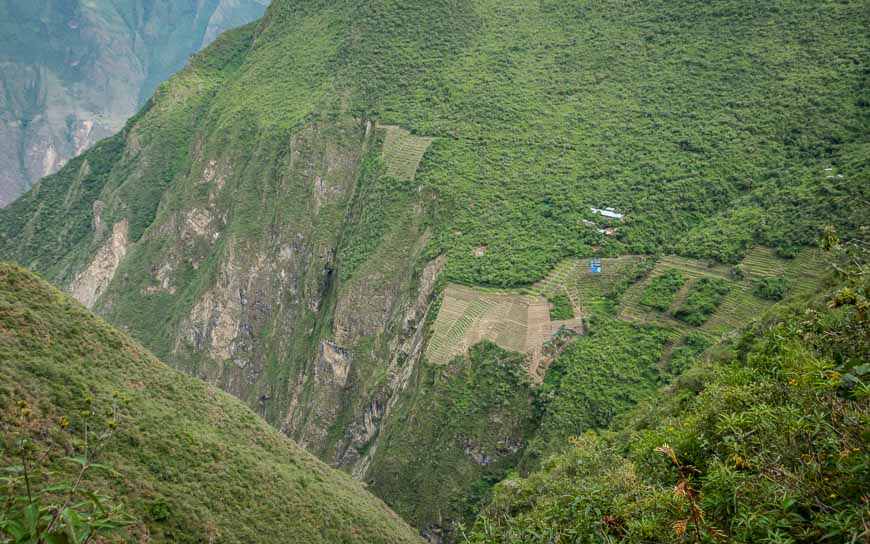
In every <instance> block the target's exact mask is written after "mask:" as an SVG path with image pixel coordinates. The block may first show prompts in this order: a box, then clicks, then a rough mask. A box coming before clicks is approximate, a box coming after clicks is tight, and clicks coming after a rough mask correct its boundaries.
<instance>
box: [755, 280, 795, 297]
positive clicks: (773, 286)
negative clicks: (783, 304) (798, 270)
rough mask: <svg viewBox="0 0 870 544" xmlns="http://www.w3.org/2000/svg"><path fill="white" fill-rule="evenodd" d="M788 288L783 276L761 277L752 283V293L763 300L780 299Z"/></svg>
mask: <svg viewBox="0 0 870 544" xmlns="http://www.w3.org/2000/svg"><path fill="white" fill-rule="evenodd" d="M787 290H788V280H786V279H785V278H761V279H760V280H756V281H755V283H754V284H753V290H752V293H753V294H754V295H755V296H757V297H759V298H763V299H765V300H782V299H783V298H785V292H786V291H787Z"/></svg>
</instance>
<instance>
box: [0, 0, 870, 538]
mask: <svg viewBox="0 0 870 544" xmlns="http://www.w3.org/2000/svg"><path fill="white" fill-rule="evenodd" d="M868 27H870V12H868V10H867V9H866V2H865V1H862V0H847V1H840V0H823V1H818V2H806V1H802V0H781V1H776V2H756V1H750V0H723V1H717V2H713V3H710V2H706V3H705V2H697V1H690V0H668V1H663V0H644V1H640V2H631V3H626V2H624V1H621V0H604V1H597V2H585V1H564V0H507V1H506V0H465V1H456V0H426V1H424V0H402V1H400V0H338V1H332V2H326V1H321V0H292V1H291V0H275V1H274V2H273V3H272V4H271V5H270V7H269V9H268V10H267V12H266V14H265V15H264V17H263V18H262V19H261V20H260V21H259V22H257V23H253V24H249V25H247V26H244V27H242V28H239V29H236V30H234V31H231V32H228V33H225V34H223V35H221V37H219V38H218V39H217V40H216V41H215V42H214V43H213V44H212V45H211V46H210V47H209V48H208V49H207V50H205V51H203V52H201V53H199V54H197V55H195V56H194V57H193V58H192V59H191V61H190V63H189V64H188V66H187V67H186V68H185V69H184V70H182V71H181V72H179V73H178V74H177V75H176V76H175V77H173V78H171V79H170V80H169V81H168V82H166V83H165V84H163V85H161V86H160V87H159V88H158V89H157V91H156V92H155V94H154V96H153V98H152V99H151V100H149V101H148V103H147V105H146V106H145V108H144V109H143V110H142V111H141V112H140V113H139V114H138V115H137V116H136V117H135V118H133V119H131V121H130V122H129V123H128V124H127V125H126V127H125V128H124V130H123V131H122V132H120V133H119V134H117V135H116V136H114V137H112V138H109V139H106V140H104V141H102V142H100V143H99V144H97V145H96V146H94V147H93V148H92V149H91V150H90V151H89V152H87V153H85V154H84V155H82V156H81V157H79V158H77V159H75V160H73V161H70V163H69V164H68V165H67V166H66V167H65V168H64V169H62V170H61V171H60V172H58V173H57V174H56V175H54V176H50V177H48V178H45V179H43V180H42V181H41V182H40V183H38V184H37V185H36V186H35V187H34V189H33V190H32V191H30V192H29V193H28V194H26V195H24V196H23V197H22V198H21V199H20V200H19V201H17V202H16V203H15V204H13V205H12V206H10V207H8V208H6V209H4V210H2V211H0V258H5V259H10V260H15V261H17V262H20V263H22V264H23V265H25V266H27V267H29V268H31V269H34V270H36V271H38V272H40V273H42V274H43V275H44V276H45V277H47V278H48V279H49V280H50V281H52V282H54V283H55V284H57V285H59V286H61V287H62V288H64V289H65V290H67V291H68V292H70V293H71V294H73V295H74V296H75V297H76V298H77V299H78V300H80V301H82V302H83V303H84V304H85V305H86V306H88V307H89V308H92V309H93V310H94V311H95V312H96V313H98V314H99V315H101V316H103V317H105V318H106V319H107V320H108V321H109V322H111V323H112V324H114V325H116V326H118V327H120V328H122V329H123V330H125V331H128V332H129V333H130V334H131V335H132V336H134V337H135V338H136V339H137V340H139V341H141V342H142V343H143V344H144V345H145V346H146V347H147V348H148V349H150V350H151V351H152V352H153V353H155V355H157V356H158V357H160V358H161V359H162V360H165V361H167V362H168V363H169V364H170V365H172V366H174V367H176V368H178V369H180V370H183V371H185V372H187V373H189V374H192V375H194V376H197V377H200V378H202V379H204V380H206V381H207V382H208V383H210V384H213V385H215V386H216V387H219V388H221V389H223V390H225V391H227V392H230V393H232V394H233V395H235V396H237V397H239V398H240V399H242V400H243V401H244V402H245V403H246V404H247V405H248V406H249V407H250V408H252V409H253V410H255V411H256V412H257V413H258V414H260V415H261V416H262V417H263V418H265V419H266V420H267V421H268V422H269V423H271V424H272V425H274V426H275V427H277V428H279V429H280V430H281V431H282V432H284V433H286V434H287V435H289V436H291V437H292V438H294V439H295V440H297V442H298V443H299V444H301V445H302V446H304V447H305V448H306V449H308V450H309V451H311V452H313V453H315V454H316V455H317V456H318V457H320V458H321V459H323V460H324V461H327V462H328V463H330V464H333V465H335V466H340V467H343V468H344V469H345V470H347V471H349V472H351V473H352V474H353V475H354V476H355V477H356V478H358V479H362V480H364V481H366V483H368V484H369V489H371V490H373V491H374V492H375V493H376V494H378V495H379V496H380V497H382V498H383V499H384V500H385V501H386V502H387V503H388V504H389V505H390V506H391V507H393V508H394V509H395V510H396V511H397V512H399V513H400V514H401V515H402V516H403V517H405V519H407V520H409V521H410V522H412V523H413V524H414V525H415V526H417V527H418V528H420V529H421V530H423V531H424V532H425V533H426V534H427V535H428V536H429V537H430V539H431V540H433V541H438V540H439V539H444V540H449V539H450V538H451V534H450V529H451V527H452V526H453V525H454V524H455V522H457V521H459V520H466V521H467V520H469V519H473V517H474V515H475V513H476V512H477V510H478V509H479V507H480V502H481V500H485V497H486V496H487V495H488V493H489V491H490V489H491V488H492V486H493V484H494V483H495V482H497V481H499V480H500V479H502V478H503V477H504V476H505V475H507V474H509V473H510V472H511V471H513V470H527V469H529V468H534V467H536V466H537V464H538V463H540V462H541V460H542V459H544V458H546V456H547V455H548V454H549V453H552V452H553V451H558V450H559V449H560V448H561V447H564V445H565V443H566V439H567V437H569V436H571V435H572V434H576V433H579V432H582V431H585V430H587V429H591V428H600V427H603V426H606V425H608V424H610V423H611V422H612V421H613V419H614V418H615V417H616V416H618V415H619V414H620V413H622V412H624V411H625V410H627V409H630V408H631V406H633V405H634V404H635V403H637V402H638V401H642V400H644V399H648V398H650V396H651V395H653V394H654V393H655V391H656V389H657V388H658V387H659V386H661V385H662V384H665V383H668V382H670V381H673V380H674V379H676V378H677V377H678V376H679V375H680V373H681V372H682V371H683V370H685V368H686V367H687V366H688V364H689V362H690V361H691V360H692V358H693V357H694V356H696V355H698V354H699V353H702V352H704V351H705V350H706V349H708V348H709V346H711V345H714V344H715V343H716V341H718V340H719V339H720V338H721V337H722V336H723V335H729V334H731V333H732V332H733V331H734V330H735V328H737V327H740V326H742V325H744V324H745V323H746V322H748V321H749V320H751V319H753V318H755V317H757V316H758V315H761V314H762V313H763V311H764V310H765V309H768V308H770V307H771V306H772V305H774V304H776V303H777V301H778V300H780V299H783V298H789V297H792V296H795V295H799V294H801V292H803V291H806V290H809V291H812V290H813V289H816V288H817V287H818V285H819V281H820V278H821V277H822V276H823V275H824V273H825V272H826V271H827V266H826V263H825V260H824V258H821V257H819V256H818V255H817V254H816V253H814V248H813V247H812V246H813V245H814V243H815V241H816V239H817V237H818V235H819V233H820V231H821V228H822V225H826V224H832V225H834V226H836V227H837V228H838V231H839V232H840V233H842V234H844V235H847V234H849V233H852V232H855V230H856V229H857V227H858V226H859V225H860V224H861V222H862V221H865V220H866V217H867V216H868V208H870V205H868V202H870V194H868V191H870V183H868V179H870V178H868V175H870V164H868V161H867V157H870V153H868V146H870V143H868V142H870V138H868V134H870V130H868V119H870V117H868V113H870V99H868V96H867V89H868V85H867V76H868V74H870V70H868V67H867V59H868V58H870V41H868V37H867V32H866V29H867V28H868ZM592 257H594V258H595V260H591V258H592Z"/></svg>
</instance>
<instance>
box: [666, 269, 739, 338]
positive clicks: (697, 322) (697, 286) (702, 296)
mask: <svg viewBox="0 0 870 544" xmlns="http://www.w3.org/2000/svg"><path fill="white" fill-rule="evenodd" d="M730 291H731V286H730V285H729V284H728V282H727V281H726V280H723V279H721V278H701V279H700V280H698V281H696V282H695V283H693V284H692V285H691V287H690V288H689V294H688V295H686V300H685V301H684V302H683V304H682V305H681V306H680V307H679V308H677V311H676V312H675V313H674V316H675V317H676V318H677V319H679V320H680V321H682V322H684V323H688V324H689V325H692V326H694V327H699V326H701V325H703V324H704V322H705V321H707V319H709V318H710V316H711V315H713V312H715V311H716V308H718V307H719V305H720V304H722V301H723V300H725V295H727V294H728V293H729V292H730Z"/></svg>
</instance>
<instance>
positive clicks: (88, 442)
mask: <svg viewBox="0 0 870 544" xmlns="http://www.w3.org/2000/svg"><path fill="white" fill-rule="evenodd" d="M117 400H118V399H117V398H115V399H113V401H112V407H111V410H110V411H109V414H108V416H107V417H108V419H107V420H106V422H105V423H104V424H103V425H100V424H98V423H97V420H98V419H99V417H100V416H101V414H98V413H97V411H96V410H95V408H94V407H93V405H92V404H93V399H92V398H90V397H88V398H86V399H85V403H86V407H85V409H84V410H82V422H81V425H82V428H83V433H84V435H83V442H82V446H81V455H77V456H67V457H64V458H63V459H62V461H61V463H62V464H66V465H71V466H72V467H73V468H74V470H73V471H72V472H70V471H69V470H57V469H56V468H55V467H54V466H53V465H52V463H51V462H50V460H51V457H52V456H53V455H55V454H56V453H57V452H56V451H54V450H57V449H61V447H62V445H61V444H57V443H54V442H52V443H49V444H45V443H44V442H39V441H37V440H34V438H33V437H32V434H33V433H34V432H38V430H39V424H38V423H36V422H34V421H33V420H32V419H31V418H32V415H33V412H32V410H31V408H30V406H29V404H28V402H27V401H25V400H21V401H19V402H18V403H17V408H18V428H19V433H20V434H19V436H18V437H17V438H16V439H14V440H13V445H12V449H13V453H14V456H15V458H16V459H17V460H18V461H19V464H15V465H9V466H6V467H4V468H3V474H4V475H3V476H2V477H0V484H2V490H0V542H3V543H5V544H12V543H15V544H88V543H89V542H93V541H95V540H96V539H101V538H102V537H108V536H110V535H112V534H114V533H116V532H118V531H119V530H120V529H122V528H124V527H126V526H128V525H130V524H132V523H133V519H132V518H131V516H130V515H129V514H128V513H127V512H126V509H125V507H124V505H123V504H121V503H116V502H114V501H112V499H111V498H110V497H108V496H106V495H104V494H101V493H99V492H96V491H93V490H91V489H90V488H89V487H88V486H87V485H86V484H87V478H88V476H89V474H90V473H91V472H93V471H96V470H102V471H109V472H111V469H110V468H109V467H106V466H104V465H102V464H99V463H96V462H95V458H97V457H98V455H99V452H100V450H101V448H103V447H104V446H105V445H106V444H107V442H108V440H109V439H110V438H111V437H112V436H113V434H114V432H115V429H116V428H117V424H118V406H117ZM69 424H70V421H69V419H68V418H67V416H62V417H61V418H60V419H59V420H58V422H57V428H58V430H59V431H61V432H63V431H66V430H67V429H68V427H69ZM67 438H69V437H67ZM64 448H65V449H74V447H71V446H70V445H69V444H66V445H65V446H64Z"/></svg>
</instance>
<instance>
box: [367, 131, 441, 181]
mask: <svg viewBox="0 0 870 544" xmlns="http://www.w3.org/2000/svg"><path fill="white" fill-rule="evenodd" d="M378 130H383V131H384V132H385V135H384V162H386V164H387V175H388V176H392V177H394V178H396V179H402V180H406V181H412V180H413V179H414V178H415V177H416V175H417V168H419V167H420V161H421V160H423V155H424V154H425V153H426V150H427V149H429V146H430V145H432V138H422V137H419V136H414V135H412V134H411V133H410V132H409V131H407V130H405V129H403V128H401V127H396V126H389V125H381V126H378Z"/></svg>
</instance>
